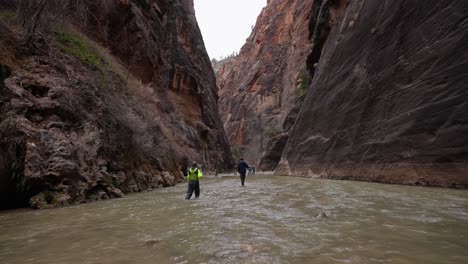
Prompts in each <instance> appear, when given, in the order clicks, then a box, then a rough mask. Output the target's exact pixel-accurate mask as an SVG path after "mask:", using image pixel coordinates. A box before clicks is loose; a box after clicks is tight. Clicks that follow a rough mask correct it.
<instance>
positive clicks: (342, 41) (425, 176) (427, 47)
mask: <svg viewBox="0 0 468 264" xmlns="http://www.w3.org/2000/svg"><path fill="white" fill-rule="evenodd" d="M313 13H314V15H313V18H312V22H313V23H312V24H311V32H313V42H314V48H313V51H312V53H311V55H310V56H309V61H308V62H309V69H310V74H311V75H313V76H314V78H313V81H312V84H311V86H310V88H309V89H308V91H307V95H306V97H305V100H304V102H303V105H302V109H301V111H300V113H299V117H298V118H297V120H296V123H295V126H294V128H293V130H292V132H291V134H290V137H289V140H288V143H287V145H286V148H285V150H284V153H283V157H282V161H281V164H280V166H279V169H278V170H277V173H279V174H294V175H304V176H318V177H326V178H333V179H353V180H366V181H378V182H386V183H403V184H415V185H429V186H451V187H465V188H466V187H468V165H467V164H468V137H467V131H468V130H467V129H468V115H467V113H468V90H467V87H466V85H467V83H468V72H467V68H466V65H467V63H468V56H467V52H466V43H468V34H467V32H468V24H467V23H466V21H467V19H468V5H467V3H466V1H464V0H456V1H439V0H428V1H426V0H424V1H422V0H420V1H403V0H393V1H387V2H385V3H382V2H378V1H367V0H363V1H349V4H344V3H340V2H339V1H328V3H327V2H326V1H316V3H315V7H314V11H313ZM314 64H316V66H317V67H313V65H314Z"/></svg>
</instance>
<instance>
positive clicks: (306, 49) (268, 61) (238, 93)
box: [215, 0, 313, 170]
mask: <svg viewBox="0 0 468 264" xmlns="http://www.w3.org/2000/svg"><path fill="white" fill-rule="evenodd" d="M312 2H313V1H312V0H306V1H282V0H271V1H268V4H267V6H266V7H265V8H264V9H263V10H262V12H261V14H260V15H259V17H258V19H257V23H256V25H255V27H254V28H253V30H252V33H251V35H250V37H249V38H248V39H247V41H246V44H245V45H244V46H243V47H242V49H241V51H240V54H239V55H238V56H236V57H233V58H229V59H227V60H225V61H221V62H218V63H217V64H218V65H216V66H215V68H217V69H218V70H217V81H218V88H219V97H220V98H219V109H220V113H221V118H222V121H223V123H224V128H225V131H226V135H227V136H228V140H229V142H230V144H231V146H232V149H233V153H234V155H235V156H237V157H240V156H243V157H244V158H245V159H246V160H247V161H248V162H250V163H254V164H259V163H260V161H261V158H262V156H264V155H265V157H266V158H265V159H263V161H262V162H261V163H262V168H263V169H269V170H272V169H274V168H275V166H276V164H277V162H278V161H279V159H280V157H281V153H282V152H281V151H279V152H278V149H281V150H282V149H283V146H284V143H285V140H284V135H287V131H288V130H289V128H290V127H291V126H292V123H293V122H291V120H292V121H294V119H295V118H294V116H295V114H297V112H298V109H299V108H298V106H300V104H301V101H302V96H303V93H304V91H305V88H306V87H307V86H308V82H309V78H308V73H307V70H306V58H307V55H308V54H309V53H310V47H311V44H310V41H309V27H308V26H309V18H310V10H311V7H312ZM288 116H290V118H288ZM278 145H279V146H278ZM274 146H276V147H274Z"/></svg>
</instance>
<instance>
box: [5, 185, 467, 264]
mask: <svg viewBox="0 0 468 264" xmlns="http://www.w3.org/2000/svg"><path fill="white" fill-rule="evenodd" d="M185 191H186V184H180V185H178V186H176V187H171V188H166V189H160V190H155V191H152V192H145V193H138V194H134V195H129V196H127V197H126V198H123V199H117V200H108V201H101V202H95V203H90V204H83V205H78V206H71V207H67V208H58V209H50V210H42V211H33V210H20V211H8V212H0V263H3V264H7V263H14V264H16V263H31V264H32V263H44V264H46V263H47V264H52V263H57V264H58V263H60V264H62V263H77V264H78V263H79V264H83V263H104V264H105V263H109V264H110V263H112V264H114V263H116V264H119V263H121V264H123V263H142V264H146V263H158V264H165V263H318V264H320V263H359V264H363V263H444V264H449V263H468V191H464V190H453V189H443V188H423V187H409V186H399V185H384V184H376V183H365V182H351V181H329V180H316V179H305V178H293V177H270V176H247V180H246V186H245V187H241V186H240V180H239V179H238V178H237V177H219V178H207V179H204V180H203V182H202V183H201V197H200V199H197V200H190V201H186V200H184V195H185Z"/></svg>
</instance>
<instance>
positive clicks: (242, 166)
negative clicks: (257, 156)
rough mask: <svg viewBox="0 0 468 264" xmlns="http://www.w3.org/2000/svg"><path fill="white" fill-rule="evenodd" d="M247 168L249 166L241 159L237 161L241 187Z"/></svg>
mask: <svg viewBox="0 0 468 264" xmlns="http://www.w3.org/2000/svg"><path fill="white" fill-rule="evenodd" d="M248 168H249V165H248V164H247V163H246V162H245V161H244V159H242V158H241V159H240V161H239V164H238V165H237V171H238V172H239V174H240V178H241V183H242V186H244V181H245V173H246V172H247V169H248Z"/></svg>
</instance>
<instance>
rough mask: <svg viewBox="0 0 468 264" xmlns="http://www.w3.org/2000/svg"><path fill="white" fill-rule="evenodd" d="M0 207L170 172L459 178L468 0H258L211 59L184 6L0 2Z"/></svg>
mask: <svg viewBox="0 0 468 264" xmlns="http://www.w3.org/2000/svg"><path fill="white" fill-rule="evenodd" d="M0 8H1V9H0V209H7V208H17V207H32V208H49V207H58V206H67V205H73V204H79V203H87V202H89V201H95V200H104V199H110V198H119V197H124V196H125V195H126V194H129V193H133V192H141V191H145V190H152V189H155V188H159V187H167V186H173V185H175V184H177V183H179V182H182V181H183V180H184V179H183V177H182V175H181V171H180V166H181V165H187V164H188V163H189V162H192V161H197V162H198V163H199V164H201V166H202V169H203V170H204V171H206V172H207V173H208V174H209V173H211V172H221V171H232V170H233V169H234V167H235V162H234V160H237V159H239V158H241V157H243V158H244V159H246V160H247V161H248V162H249V163H250V164H251V165H254V166H256V167H258V170H263V171H274V174H276V175H281V176H304V177H313V178H329V179H346V180H357V181H373V182H383V183H395V184H407V185H422V186H442V187H454V188H468V174H467V172H468V137H466V133H467V132H468V117H467V115H466V113H467V112H468V90H467V89H466V83H467V81H468V72H467V71H466V65H467V63H468V55H467V51H466V48H465V46H466V43H468V33H467V32H468V23H467V21H468V15H467V14H468V5H467V4H466V3H465V1H462V0H455V1H447V0H443V1H435V0H428V1H422V0H419V1H413V2H408V1H403V0H395V1H385V2H379V3H377V2H375V1H368V0H349V1H347V0H315V1H312V0H305V1H296V0H289V1H285V0H269V1H267V5H266V7H265V8H264V9H263V10H262V12H261V13H260V15H259V16H258V19H257V23H256V25H255V26H254V27H253V28H252V32H251V35H250V36H249V37H248V38H247V40H246V43H245V45H244V46H243V47H242V48H241V50H240V52H239V54H238V55H237V56H233V57H230V58H227V59H225V60H222V61H215V62H214V64H213V65H212V63H211V61H210V59H209V57H208V55H207V52H206V50H205V46H204V43H203V38H202V35H201V32H200V29H199V28H198V25H197V21H196V17H195V10H194V3H193V0H174V1H169V0H119V1H107V0H99V1H91V0H86V1H79V2H77V1H72V0H66V1H60V0H48V1H46V0H34V1H21V0H2V1H0Z"/></svg>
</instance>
